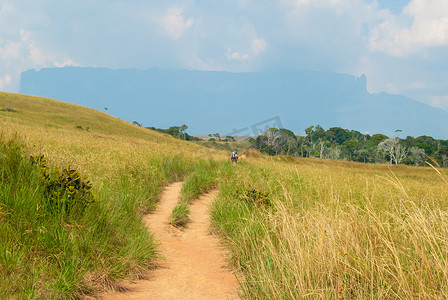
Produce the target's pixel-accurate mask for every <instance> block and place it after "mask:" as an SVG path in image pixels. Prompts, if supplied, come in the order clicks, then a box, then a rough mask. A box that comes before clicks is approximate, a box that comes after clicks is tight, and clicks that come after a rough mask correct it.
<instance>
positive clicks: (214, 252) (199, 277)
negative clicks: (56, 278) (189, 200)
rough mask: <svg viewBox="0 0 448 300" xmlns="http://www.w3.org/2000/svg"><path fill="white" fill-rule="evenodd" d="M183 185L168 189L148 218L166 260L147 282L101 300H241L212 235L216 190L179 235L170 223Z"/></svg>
mask: <svg viewBox="0 0 448 300" xmlns="http://www.w3.org/2000/svg"><path fill="white" fill-rule="evenodd" d="M181 189H182V183H181V182H177V183H173V184H171V185H169V186H168V187H167V188H166V189H165V190H164V191H163V193H162V195H161V200H160V202H159V204H158V207H157V209H156V211H155V212H154V213H153V214H149V215H147V216H145V218H144V222H145V224H146V225H147V227H148V230H149V231H150V232H152V233H153V234H154V235H155V236H156V238H157V239H159V241H160V245H159V250H160V252H161V253H162V256H163V257H164V259H163V260H161V261H160V262H159V267H158V268H157V269H156V270H154V271H152V272H151V273H150V276H149V279H148V280H138V281H135V282H133V283H131V284H129V285H127V286H126V289H127V291H126V292H124V293H113V294H106V295H104V296H103V297H102V299H113V300H117V299H162V300H163V299H239V296H238V289H239V287H238V281H237V279H236V277H235V275H234V274H233V273H232V272H231V270H230V269H229V267H228V263H227V261H226V259H225V253H226V251H225V249H224V248H223V246H222V244H221V242H220V240H219V238H218V237H216V236H214V235H212V234H210V232H209V227H210V217H209V211H210V205H211V203H212V201H213V199H214V198H215V197H217V196H218V191H217V190H213V191H212V192H210V193H208V194H205V195H203V196H201V197H200V198H199V199H197V200H196V201H194V203H193V205H192V206H191V210H190V218H191V223H189V224H188V227H187V228H186V229H185V230H183V231H181V230H179V229H176V228H174V227H173V226H171V225H169V224H168V220H169V216H170V215H171V212H172V210H173V208H174V206H175V205H176V204H177V202H178V200H179V195H180V191H181Z"/></svg>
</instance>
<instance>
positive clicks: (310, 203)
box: [213, 157, 448, 299]
mask: <svg viewBox="0 0 448 300" xmlns="http://www.w3.org/2000/svg"><path fill="white" fill-rule="evenodd" d="M443 172H446V170H443ZM227 178H228V179H227V180H225V181H222V182H221V194H220V199H219V201H217V202H216V203H215V205H214V209H213V217H214V220H215V222H216V223H215V224H217V227H218V228H220V229H219V230H220V231H221V232H222V234H224V236H226V238H227V239H228V245H229V246H230V248H231V249H232V253H233V260H234V262H235V264H236V265H238V266H239V267H240V268H241V270H242V272H243V274H244V276H245V283H244V285H243V287H244V289H245V295H246V296H247V298H248V299H301V298H310V299H314V298H323V299H330V298H331V299H366V298H374V299H385V298H388V299H390V298H392V299H394V298H396V299H411V298H424V299H426V298H439V299H445V298H447V296H448V294H447V290H448V272H447V270H448V257H447V254H448V253H447V249H448V241H447V239H446V236H447V233H448V232H447V231H448V225H447V224H448V223H447V221H448V213H447V211H446V209H447V204H448V203H447V202H448V186H447V184H446V182H445V181H444V180H443V178H441V176H440V175H439V174H437V172H435V171H434V170H432V169H431V168H415V167H401V166H399V167H388V166H384V165H365V164H359V163H351V162H340V161H331V160H317V159H312V160H310V159H298V160H295V159H289V158H287V157H274V158H267V157H266V158H258V159H249V162H245V163H242V164H240V165H238V168H235V169H234V170H233V173H232V174H231V175H230V176H228V177H227ZM249 187H250V189H256V190H258V191H269V195H270V197H271V201H272V202H273V206H272V207H260V206H259V205H253V204H249V203H248V202H247V201H244V199H242V198H241V197H238V194H236V193H235V189H237V188H238V189H248V188H249Z"/></svg>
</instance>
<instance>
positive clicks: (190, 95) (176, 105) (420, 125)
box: [20, 67, 448, 139]
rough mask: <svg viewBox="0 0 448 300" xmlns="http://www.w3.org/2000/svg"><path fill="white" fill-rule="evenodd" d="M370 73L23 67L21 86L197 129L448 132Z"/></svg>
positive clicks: (427, 109)
mask: <svg viewBox="0 0 448 300" xmlns="http://www.w3.org/2000/svg"><path fill="white" fill-rule="evenodd" d="M366 83H367V79H366V77H365V76H364V75H363V76H361V77H359V78H356V77H354V76H351V75H346V74H337V73H329V72H317V71H278V72H252V73H228V72H213V71H187V70H160V69H150V70H135V69H123V70H110V69H103V68H77V67H65V68H50V69H42V70H40V71H35V70H28V71H26V72H23V73H22V76H21V87H20V93H23V94H30V95H37V96H44V97H49V98H54V99H59V100H64V101H69V102H73V103H76V104H80V105H84V106H88V107H92V108H95V109H99V110H104V109H105V108H107V112H108V113H110V114H112V115H114V116H117V117H119V118H122V119H124V120H127V121H131V122H132V121H134V120H135V121H138V122H139V123H143V126H154V127H162V128H167V127H169V126H173V125H182V124H187V125H188V126H189V129H188V132H189V133H190V134H208V133H215V132H219V133H221V134H232V133H233V134H236V135H254V134H255V133H258V132H260V131H263V130H264V129H267V128H269V127H271V126H275V127H284V128H288V129H291V130H293V131H295V132H304V129H305V128H306V127H308V126H310V125H316V124H320V125H322V126H323V127H324V128H329V127H333V126H340V127H343V128H349V129H355V130H359V131H361V132H370V133H384V134H387V135H394V132H395V130H397V129H400V130H402V131H403V132H402V134H401V135H402V136H405V135H412V136H418V135H431V136H434V137H437V138H444V139H447V138H448V112H446V111H443V110H441V109H437V108H433V107H431V106H428V105H425V104H423V103H420V102H418V101H415V100H412V99H409V98H406V97H403V96H398V95H390V94H386V93H381V94H370V93H368V92H367V89H366Z"/></svg>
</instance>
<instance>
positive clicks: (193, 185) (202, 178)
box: [170, 159, 225, 227]
mask: <svg viewBox="0 0 448 300" xmlns="http://www.w3.org/2000/svg"><path fill="white" fill-rule="evenodd" d="M224 164H225V162H216V161H213V160H204V159H199V160H197V161H196V164H195V166H194V170H193V172H192V173H191V174H190V175H188V176H187V178H186V179H185V181H184V183H183V185H182V190H181V195H180V199H179V203H178V204H177V205H176V206H175V207H174V209H173V211H172V213H171V217H170V223H171V224H172V225H174V226H177V227H185V226H186V225H187V224H188V223H189V222H190V217H189V214H190V207H189V204H190V203H191V202H192V201H193V200H195V199H197V198H198V197H199V196H200V195H202V194H203V193H206V192H208V191H209V190H210V189H211V188H213V187H214V186H215V185H216V183H217V179H218V178H217V174H218V170H219V168H220V167H222V166H223V165H224Z"/></svg>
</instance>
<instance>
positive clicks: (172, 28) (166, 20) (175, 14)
mask: <svg viewBox="0 0 448 300" xmlns="http://www.w3.org/2000/svg"><path fill="white" fill-rule="evenodd" d="M193 23H194V18H188V19H187V20H184V17H183V16H182V9H180V8H178V7H170V8H169V9H168V12H167V14H166V15H164V16H163V17H162V18H161V19H160V22H159V24H160V26H162V27H163V29H165V32H166V33H167V34H168V35H169V36H171V37H172V38H174V39H178V38H180V37H181V36H182V34H183V33H184V32H185V30H187V29H188V28H190V27H191V26H193Z"/></svg>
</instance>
